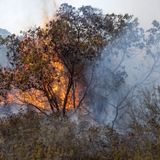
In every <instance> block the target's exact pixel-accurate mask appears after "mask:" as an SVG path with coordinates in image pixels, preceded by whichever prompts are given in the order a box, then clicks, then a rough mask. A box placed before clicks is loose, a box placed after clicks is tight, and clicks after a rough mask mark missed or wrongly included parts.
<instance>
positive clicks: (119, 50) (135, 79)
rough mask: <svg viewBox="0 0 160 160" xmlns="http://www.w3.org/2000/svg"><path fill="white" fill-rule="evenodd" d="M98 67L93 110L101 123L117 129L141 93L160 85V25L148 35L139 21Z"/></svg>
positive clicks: (108, 50) (110, 48) (109, 48)
mask: <svg viewBox="0 0 160 160" xmlns="http://www.w3.org/2000/svg"><path fill="white" fill-rule="evenodd" d="M96 63H97V64H96V67H95V72H94V83H93V86H92V87H91V89H90V93H89V97H90V101H91V102H90V108H91V109H90V110H91V112H92V114H93V115H94V116H95V118H96V119H97V120H99V121H100V122H102V123H110V124H111V125H112V126H113V125H114V124H115V122H116V121H120V120H122V119H123V117H124V114H125V113H126V112H127V104H128V103H129V101H132V102H133V101H134V103H135V101H136V99H137V97H138V96H140V92H139V91H142V90H143V89H145V88H148V89H149V88H151V87H153V86H155V85H159V84H160V79H159V77H160V72H159V70H160V24H159V23H158V22H157V21H154V22H153V25H152V28H151V29H150V30H148V31H144V30H143V29H142V28H140V27H139V25H138V23H137V20H136V19H135V20H134V21H133V22H131V23H129V24H128V25H127V27H126V28H125V29H124V31H123V33H121V35H120V36H119V37H118V38H116V39H115V40H113V41H112V42H111V43H110V44H109V45H108V46H107V47H106V48H105V49H104V51H103V53H102V56H101V58H100V59H99V60H98V61H97V62H96ZM91 68H92V66H91V67H90V68H89V71H88V74H89V73H90V70H91ZM88 77H89V76H88Z"/></svg>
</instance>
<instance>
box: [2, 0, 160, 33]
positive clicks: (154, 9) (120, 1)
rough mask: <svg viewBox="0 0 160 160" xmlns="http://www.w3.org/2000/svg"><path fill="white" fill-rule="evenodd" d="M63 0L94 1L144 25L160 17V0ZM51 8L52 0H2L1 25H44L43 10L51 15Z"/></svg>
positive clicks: (12, 28)
mask: <svg viewBox="0 0 160 160" xmlns="http://www.w3.org/2000/svg"><path fill="white" fill-rule="evenodd" d="M57 1H58V0H57ZM64 2H66V3H69V4H73V5H74V6H81V5H92V6H94V7H98V8H101V9H103V11H104V12H108V13H113V12H114V13H129V14H133V15H135V16H136V17H139V19H140V22H141V24H142V25H143V26H144V27H148V26H149V24H150V23H151V22H152V20H154V19H157V20H160V9H159V6H160V0H59V1H58V4H61V3H64ZM42 8H43V9H45V10H43V11H42ZM52 8H53V9H56V7H55V4H54V3H53V0H0V28H5V29H8V30H9V31H10V32H15V33H18V32H19V31H20V30H25V29H27V28H28V27H30V26H34V25H41V24H42V21H43V19H44V14H48V15H49V18H50V17H51V16H52V14H53V12H52V11H51V9H52ZM44 12H45V13H44Z"/></svg>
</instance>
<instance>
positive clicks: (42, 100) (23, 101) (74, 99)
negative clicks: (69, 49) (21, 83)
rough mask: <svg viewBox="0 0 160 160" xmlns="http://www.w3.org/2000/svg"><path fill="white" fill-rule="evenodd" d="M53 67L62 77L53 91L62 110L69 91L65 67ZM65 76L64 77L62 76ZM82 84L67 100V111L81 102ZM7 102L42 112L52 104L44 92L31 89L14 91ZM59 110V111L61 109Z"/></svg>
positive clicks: (54, 85)
mask: <svg viewBox="0 0 160 160" xmlns="http://www.w3.org/2000/svg"><path fill="white" fill-rule="evenodd" d="M53 65H54V67H55V69H56V71H57V74H59V75H61V76H60V78H59V79H57V81H55V82H54V83H53V84H52V91H53V92H54V94H55V97H56V98H57V104H58V106H59V107H60V108H62V106H63V103H64V99H65V96H66V90H67V84H68V81H67V77H65V75H64V74H63V73H64V70H65V69H64V66H63V65H62V64H61V63H59V62H55V63H54V62H53ZM62 75H63V76H62ZM80 86H81V85H80V84H77V86H75V87H74V88H73V89H72V90H71V91H70V93H69V95H68V98H67V104H66V110H70V109H73V108H75V107H76V106H78V105H79V102H80V94H81V92H82V90H83V89H82V88H83V87H80ZM6 102H7V103H8V104H18V105H20V106H21V105H29V106H33V107H36V108H37V109H40V110H50V104H49V102H48V99H47V97H45V95H44V93H43V92H42V91H39V90H36V89H33V88H31V89H30V90H28V91H22V90H18V89H13V90H12V91H11V92H10V93H8V95H7V99H6ZM60 108H59V109H60Z"/></svg>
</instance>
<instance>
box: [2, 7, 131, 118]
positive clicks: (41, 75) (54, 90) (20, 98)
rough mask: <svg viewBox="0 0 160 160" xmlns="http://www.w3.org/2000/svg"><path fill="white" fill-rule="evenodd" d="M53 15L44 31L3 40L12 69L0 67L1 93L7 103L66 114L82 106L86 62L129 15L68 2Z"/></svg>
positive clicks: (91, 61) (84, 94) (85, 91)
mask: <svg viewBox="0 0 160 160" xmlns="http://www.w3.org/2000/svg"><path fill="white" fill-rule="evenodd" d="M56 17H57V18H56V20H53V21H51V22H49V23H48V24H47V25H46V27H45V29H43V28H36V29H32V30H29V31H28V32H25V33H24V34H23V36H22V37H17V36H15V35H11V36H8V37H7V38H6V39H4V40H3V43H4V44H6V46H7V48H8V59H9V62H10V67H9V68H1V72H0V73H1V77H3V78H1V90H0V92H1V96H2V97H3V99H6V100H7V101H10V102H11V103H12V102H16V103H20V104H25V105H29V106H30V107H31V106H32V107H36V108H37V109H39V110H44V109H47V110H48V109H50V110H51V111H52V113H63V115H65V114H66V111H67V110H69V109H71V108H72V109H78V108H80V107H81V106H83V105H84V103H85V99H86V95H87V92H88V89H89V86H90V84H88V82H87V81H86V79H85V76H84V73H85V70H86V69H87V66H88V64H89V63H93V61H94V60H95V59H97V58H98V57H99V56H100V55H101V52H102V50H103V48H104V47H105V46H106V45H107V44H108V43H109V42H110V41H111V40H113V39H114V38H115V37H116V36H118V33H119V32H120V31H121V30H122V29H123V27H124V26H125V22H127V21H128V20H129V19H130V18H131V17H130V16H128V15H125V16H121V15H114V14H112V15H103V14H102V12H101V11H100V10H98V9H95V8H92V7H90V6H86V7H81V8H79V9H75V8H74V7H72V6H69V5H67V4H63V5H62V6H61V7H60V9H59V10H58V12H57V14H56ZM90 79H92V74H91V75H90ZM7 101H6V102H7Z"/></svg>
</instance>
